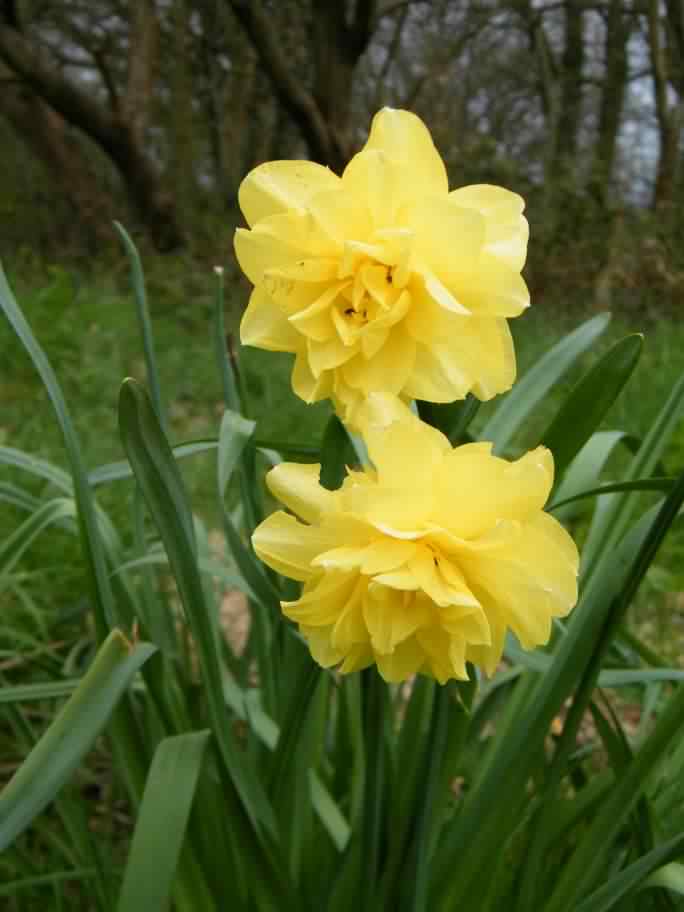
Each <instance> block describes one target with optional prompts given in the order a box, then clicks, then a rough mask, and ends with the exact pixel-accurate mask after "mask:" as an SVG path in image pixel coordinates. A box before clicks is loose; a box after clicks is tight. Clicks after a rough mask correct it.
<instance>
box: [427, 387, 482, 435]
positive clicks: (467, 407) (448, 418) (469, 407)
mask: <svg viewBox="0 0 684 912" xmlns="http://www.w3.org/2000/svg"><path fill="white" fill-rule="evenodd" d="M416 406H417V407H418V414H419V415H420V418H421V420H422V421H425V422H426V424H430V425H432V427H435V428H437V430H439V431H441V432H442V433H443V434H444V435H445V436H446V437H448V438H449V440H450V441H451V443H452V444H455V443H458V442H459V441H460V440H461V439H462V438H463V436H464V435H465V433H466V431H467V430H468V426H469V424H470V422H471V421H472V420H473V418H474V417H475V415H476V414H477V411H478V409H479V408H480V400H479V399H476V398H475V396H473V394H472V393H468V395H467V396H466V398H465V399H463V400H461V401H459V402H450V403H439V402H424V401H423V400H419V401H417V402H416Z"/></svg>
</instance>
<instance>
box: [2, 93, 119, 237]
mask: <svg viewBox="0 0 684 912" xmlns="http://www.w3.org/2000/svg"><path fill="white" fill-rule="evenodd" d="M0 115H2V116H3V117H5V118H6V120H7V121H8V122H9V123H10V124H11V125H12V127H13V129H14V131H15V132H16V133H17V134H18V135H19V136H20V137H21V138H22V140H23V142H24V143H25V145H26V147H27V148H28V149H29V150H30V151H31V153H32V154H33V155H35V156H36V158H38V159H39V160H40V161H42V162H43V164H44V166H45V167H46V168H47V170H48V171H49V174H50V178H51V180H52V182H53V184H54V185H55V186H56V187H58V188H59V190H60V191H61V192H62V194H63V196H64V197H65V199H68V200H69V201H70V203H71V205H72V206H73V208H74V210H75V213H76V219H75V222H76V223H77V226H78V228H81V229H82V231H81V238H80V239H81V240H83V235H86V236H87V238H88V240H89V241H91V242H93V247H94V248H97V247H100V246H101V245H102V244H104V243H106V242H107V241H111V238H112V232H111V221H112V219H113V218H114V216H115V213H116V206H115V203H114V200H113V198H112V197H111V195H110V194H109V193H108V192H107V190H105V189H104V188H103V186H102V182H101V181H100V180H98V178H97V176H96V175H95V174H94V173H93V170H92V167H91V164H90V162H89V160H88V157H87V155H86V154H85V153H84V150H83V149H82V148H81V146H80V144H79V143H78V142H75V141H74V138H73V137H71V136H69V132H68V127H67V124H66V122H65V121H64V119H63V118H62V117H60V115H59V114H57V113H56V112H55V111H53V110H52V109H51V108H49V107H47V105H44V104H43V103H42V102H41V101H40V99H38V98H37V97H36V96H35V95H34V94H33V93H32V92H30V91H29V90H28V89H27V88H25V87H23V86H21V85H19V84H15V85H14V86H12V85H10V84H5V86H4V87H3V90H2V93H0ZM83 229H85V230H83Z"/></svg>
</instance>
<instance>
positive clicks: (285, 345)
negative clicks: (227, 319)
mask: <svg viewBox="0 0 684 912" xmlns="http://www.w3.org/2000/svg"><path fill="white" fill-rule="evenodd" d="M240 341H241V342H242V344H243V345H254V346H256V347H257V348H263V349H266V350H267V351H283V352H292V351H296V350H297V349H298V348H300V347H302V345H303V340H302V337H301V336H300V335H299V333H298V332H297V331H296V330H295V329H293V328H292V326H291V325H290V323H289V322H288V320H287V317H286V316H285V314H283V312H282V311H281V310H280V308H279V307H277V306H276V305H275V304H274V303H273V300H272V299H271V297H270V295H268V294H267V292H266V291H264V289H263V288H262V287H258V288H255V289H254V291H253V292H252V294H251V295H250V298H249V304H248V305H247V310H245V312H244V314H243V316H242V322H241V323H240Z"/></svg>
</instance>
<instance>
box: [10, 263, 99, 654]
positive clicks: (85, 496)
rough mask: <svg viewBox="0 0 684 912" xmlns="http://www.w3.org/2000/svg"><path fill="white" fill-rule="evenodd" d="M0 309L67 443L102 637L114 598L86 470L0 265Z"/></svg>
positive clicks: (47, 367) (50, 374)
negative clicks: (52, 409)
mask: <svg viewBox="0 0 684 912" xmlns="http://www.w3.org/2000/svg"><path fill="white" fill-rule="evenodd" d="M0 308H1V309H2V310H3V311H4V313H5V316H6V317H7V319H8V320H9V322H10V325H11V326H12V328H13V330H14V332H15V333H16V335H17V337H18V338H19V340H20V342H21V343H22V345H23V346H24V348H25V349H26V351H27V353H28V355H29V357H30V358H31V361H32V362H33V365H34V367H35V368H36V370H37V371H38V373H39V375H40V378H41V380H42V381H43V385H44V386H45V389H46V391H47V394H48V396H49V397H50V401H51V402H52V406H53V408H54V411H55V414H56V416H57V420H58V422H59V425H60V428H61V431H62V434H63V437H64V444H65V446H66V450H67V456H68V459H69V465H70V468H71V472H72V478H73V494H74V497H75V499H76V503H77V505H78V517H79V526H80V530H81V541H82V544H83V549H84V552H85V555H86V561H87V564H88V568H89V571H90V574H91V577H92V581H93V588H94V595H95V609H96V610H95V621H96V626H97V632H98V638H99V639H100V640H103V639H104V637H105V636H106V633H107V629H108V626H109V625H110V624H111V623H112V622H113V621H114V618H115V608H114V598H113V596H112V591H111V586H110V583H109V578H108V575H107V566H106V561H105V556H104V551H103V548H102V541H101V538H100V534H99V529H98V524H97V518H96V511H95V504H94V501H93V497H92V492H91V490H90V488H89V486H88V483H87V478H86V470H85V465H84V462H83V457H82V454H81V450H80V446H79V443H78V438H77V436H76V431H75V429H74V425H73V422H72V420H71V415H70V413H69V409H68V407H67V404H66V400H65V398H64V394H63V393H62V390H61V388H60V386H59V383H58V382H57V377H56V375H55V372H54V371H53V369H52V366H51V364H50V362H49V361H48V359H47V356H46V355H45V352H44V351H43V349H42V348H41V346H40V345H39V344H38V341H37V340H36V338H35V336H34V335H33V333H32V332H31V328H30V326H29V325H28V323H27V322H26V318H25V317H24V315H23V313H22V312H21V310H20V309H19V307H18V306H17V303H16V301H15V300H14V297H13V295H12V292H11V290H10V287H9V285H8V284H7V279H6V278H5V274H4V272H3V270H2V268H0ZM41 468H45V465H41ZM53 474H54V473H53ZM58 474H59V473H58ZM70 493H71V492H70Z"/></svg>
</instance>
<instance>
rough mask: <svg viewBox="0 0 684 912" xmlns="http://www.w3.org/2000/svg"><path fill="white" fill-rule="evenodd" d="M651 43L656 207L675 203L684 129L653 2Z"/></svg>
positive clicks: (651, 8)
mask: <svg viewBox="0 0 684 912" xmlns="http://www.w3.org/2000/svg"><path fill="white" fill-rule="evenodd" d="M648 39H649V46H650V52H651V66H652V69H653V91H654V95H655V102H656V115H657V118H658V131H659V136H660V154H659V157H658V171H657V176H656V182H655V188H654V191H653V207H654V208H660V207H661V206H663V205H664V204H667V203H670V202H672V198H673V194H674V189H675V184H676V181H677V169H678V164H679V136H680V133H681V125H682V114H683V113H684V112H683V111H682V102H681V98H680V101H679V103H678V104H675V105H670V103H669V99H668V83H669V79H670V75H671V74H670V72H669V70H670V68H669V66H668V64H669V61H668V59H667V54H666V51H665V48H664V47H663V42H662V35H661V22H660V17H659V3H658V0H649V5H648Z"/></svg>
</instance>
